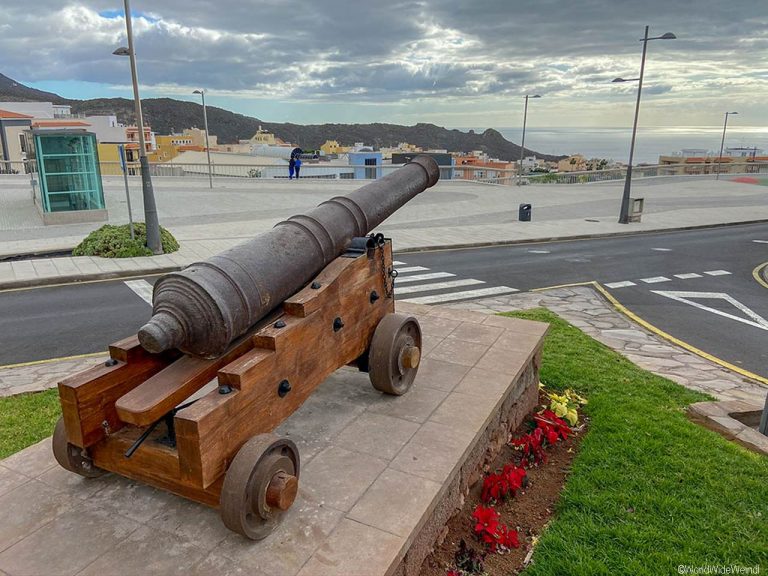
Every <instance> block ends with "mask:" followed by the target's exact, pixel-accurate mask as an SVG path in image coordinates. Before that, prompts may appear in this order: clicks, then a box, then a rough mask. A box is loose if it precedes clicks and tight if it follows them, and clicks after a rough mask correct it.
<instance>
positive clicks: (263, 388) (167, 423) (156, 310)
mask: <svg viewBox="0 0 768 576" xmlns="http://www.w3.org/2000/svg"><path fill="white" fill-rule="evenodd" d="M437 174H438V168H437V165H436V164H435V163H434V161H433V160H431V159H430V158H425V157H418V158H417V159H415V160H414V162H413V163H411V164H409V165H407V166H406V167H404V168H401V169H400V170H398V171H397V172H395V173H393V174H392V175H390V176H387V177H385V178H383V179H381V180H379V181H376V182H374V183H372V184H369V185H368V186H365V187H363V188H361V189H359V190H357V191H356V192H354V193H352V194H350V195H349V196H346V197H340V198H336V199H333V200H331V201H329V203H330V204H333V203H334V202H335V204H334V205H332V206H327V204H329V203H324V204H321V205H320V206H319V207H318V208H316V209H314V210H313V211H311V212H309V213H308V214H306V215H302V216H299V217H294V218H292V219H290V220H289V221H287V222H286V223H281V224H286V226H284V227H283V230H282V232H281V231H280V230H278V228H280V226H281V225H280V224H278V226H276V227H275V228H274V229H273V230H272V231H271V232H269V233H267V234H265V235H262V236H260V237H257V238H255V239H254V240H252V241H249V243H253V242H256V241H258V242H261V244H258V242H257V243H256V244H255V245H250V246H249V243H245V244H244V245H241V247H242V246H245V247H246V249H247V250H246V255H247V256H246V257H248V258H256V259H257V260H258V259H259V258H261V259H264V258H273V257H274V258H278V259H279V258H281V257H283V255H284V253H291V250H292V248H291V247H290V246H289V247H286V246H285V245H284V243H283V241H284V240H285V238H282V239H281V240H280V241H279V242H275V236H277V235H279V234H285V233H287V234H289V235H290V236H291V238H290V239H289V240H290V241H291V242H293V241H295V240H296V234H297V226H296V222H295V221H294V219H298V220H299V223H300V225H301V226H300V228H301V230H299V232H300V233H301V234H312V235H313V237H314V236H316V235H322V234H326V235H327V236H328V237H334V236H335V240H334V242H335V244H334V249H335V250H336V253H335V254H334V253H333V250H325V252H324V254H325V255H324V256H323V257H322V258H319V260H320V268H319V271H317V269H318V267H317V266H315V269H311V268H310V269H308V270H305V271H304V279H303V280H302V281H301V283H300V284H299V285H298V286H294V287H293V288H291V284H290V282H289V283H288V284H285V283H284V282H283V283H280V282H278V284H274V285H269V282H270V281H271V280H267V281H262V280H261V279H260V278H257V277H256V275H255V273H254V272H251V273H249V274H246V275H242V274H241V271H242V269H243V262H242V259H241V260H233V258H232V257H233V256H242V255H243V253H242V252H240V253H238V252H236V251H237V250H238V249H239V248H240V247H236V248H235V249H232V251H230V253H224V254H223V255H220V256H221V258H220V260H218V261H216V258H219V257H214V258H213V259H211V260H209V261H207V262H208V263H209V265H208V267H206V265H205V263H201V264H199V265H198V264H193V265H192V266H190V267H189V268H187V269H185V270H184V271H182V272H179V273H173V274H170V275H169V276H166V277H164V278H162V279H161V280H158V282H157V283H156V285H155V289H154V303H153V318H152V320H150V322H149V323H148V324H147V325H145V326H144V327H143V328H142V330H140V331H139V334H138V335H137V336H132V337H130V338H127V339H125V340H122V341H120V342H117V343H115V344H113V345H111V346H110V347H109V359H108V360H107V361H106V362H105V363H104V364H103V365H98V366H96V367H93V368H91V369H89V370H86V371H85V372H82V373H81V374H78V375H76V376H73V377H70V378H68V379H66V380H64V381H62V382H60V383H59V395H60V400H61V407H62V413H63V416H62V418H61V419H60V420H59V422H58V423H57V424H56V428H55V430H54V435H53V452H54V455H55V457H56V460H57V461H58V462H59V464H60V465H61V466H63V467H64V468H66V469H67V470H70V471H72V472H75V473H77V474H80V475H82V476H86V477H97V476H100V475H102V474H104V473H105V472H106V471H109V472H114V473H117V474H120V475H122V476H125V477H127V478H131V479H134V480H137V481H140V482H144V483H146V484H149V485H152V486H155V487H157V488H161V489H163V490H167V491H169V492H173V493H175V494H177V495H179V496H182V497H185V498H188V499H191V500H195V501H197V502H200V503H203V504H206V505H209V506H214V507H218V508H219V509H220V513H221V518H222V520H223V522H224V524H225V525H226V526H227V527H228V528H230V529H231V530H234V531H236V532H239V533H240V534H242V535H244V536H246V537H248V538H251V539H261V538H264V537H265V536H267V535H268V534H269V533H270V532H271V531H272V530H273V529H274V527H275V526H276V525H277V523H278V522H279V520H280V517H281V515H282V514H283V512H285V511H286V510H288V508H290V506H291V504H292V503H293V501H294V499H295V498H296V495H297V491H298V481H299V475H300V458H299V452H298V449H297V447H296V445H295V444H294V442H293V441H291V440H290V439H288V438H281V437H279V436H277V435H276V434H274V432H273V431H274V429H275V428H276V427H277V426H278V425H279V424H280V423H281V422H283V421H284V420H285V419H286V418H287V417H288V416H290V415H291V414H292V413H293V412H294V411H295V410H296V409H297V408H298V407H299V406H301V404H302V403H303V402H304V400H306V398H307V397H308V396H309V395H310V394H311V393H312V391H313V390H314V389H315V388H317V386H319V385H320V384H321V383H322V382H323V381H324V380H325V378H326V377H327V376H329V375H330V374H331V373H333V372H334V371H335V370H337V369H338V368H340V367H342V366H345V365H355V366H357V367H358V368H359V369H360V370H363V371H366V372H369V375H370V379H371V382H372V384H373V386H374V387H375V388H376V389H377V390H380V391H381V392H383V393H386V394H394V395H401V394H404V393H405V392H407V391H408V389H409V388H410V386H411V384H412V383H413V380H414V378H415V375H416V371H417V369H418V366H419V362H420V356H421V330H420V327H419V324H418V322H417V321H416V320H415V319H414V318H412V317H409V316H406V315H401V314H396V313H395V301H394V285H393V284H394V276H395V273H394V272H393V267H392V243H391V241H390V240H388V239H385V238H384V237H383V236H382V235H381V234H377V235H374V234H371V235H369V236H365V235H364V234H365V233H367V232H368V231H370V229H371V228H372V227H373V226H377V225H378V224H379V223H380V222H381V221H383V219H384V218H386V217H387V216H388V215H389V214H391V212H392V211H394V210H393V209H392V206H394V209H396V208H397V207H399V206H400V205H402V204H404V203H405V202H407V201H408V200H409V199H410V198H412V197H413V196H414V195H415V194H417V193H419V192H420V191H422V190H424V189H425V188H426V187H428V186H431V185H433V184H434V183H435V182H436V181H437ZM388 179H389V180H388ZM360 193H362V194H360ZM384 193H386V194H388V196H387V198H391V196H392V195H393V194H400V195H401V196H402V197H401V198H399V199H398V200H397V202H395V203H394V204H392V206H389V207H388V208H387V210H385V211H383V212H381V213H379V214H376V215H374V216H371V212H372V211H374V210H373V209H372V208H371V206H373V205H379V204H380V203H381V201H382V198H381V197H379V198H377V195H379V196H380V195H382V194H384ZM368 201H370V202H373V203H374V204H368V205H366V202H368ZM353 204H354V206H353ZM336 210H338V211H339V212H334V211H336ZM323 211H325V212H326V213H327V214H325V216H324V215H323V214H322V212H323ZM340 212H343V213H344V218H347V219H348V220H349V221H357V224H355V225H353V226H346V225H345V223H344V222H341V221H339V220H338V219H337V217H338V216H339V213H340ZM361 214H363V217H362V218H361ZM329 215H330V216H329ZM328 218H330V220H328ZM342 220H343V218H342ZM361 230H362V231H363V234H360V233H359V232H360V231H361ZM273 233H274V234H273ZM270 235H272V237H271V240H270ZM265 238H266V240H264V239H265ZM321 240H322V239H321ZM265 242H266V243H267V244H268V245H271V246H273V247H274V246H277V249H276V250H274V251H273V253H272V254H267V252H268V250H266V251H264V250H262V251H259V250H260V248H263V246H264V243H265ZM321 248H322V247H321ZM321 248H320V249H321ZM339 248H340V249H341V250H339ZM320 249H318V250H320ZM265 254H266V255H265ZM339 254H340V255H339ZM232 262H235V264H232ZM257 264H259V263H258V262H257ZM262 264H263V263H262ZM228 265H231V266H233V267H234V268H233V270H234V272H233V271H228V270H227V269H226V266H228ZM210 267H213V268H215V273H216V274H219V275H222V274H223V275H226V279H227V282H228V283H229V284H227V288H226V289H227V290H229V291H230V292H231V286H238V287H239V288H238V289H243V292H242V294H246V296H243V300H242V302H239V303H237V306H235V309H236V310H237V312H238V314H230V315H229V316H228V315H227V306H230V308H231V307H232V306H233V302H235V301H236V300H237V299H236V298H235V297H233V296H232V295H231V294H225V296H226V298H225V299H224V300H222V301H219V300H218V298H220V296H221V294H219V293H217V292H216V290H217V289H218V287H220V285H221V284H219V283H213V284H211V283H210V282H209V280H210V278H209V277H206V276H202V277H201V276H200V274H201V271H202V274H203V275H205V274H209V273H210V272H211V270H210V269H209V268H210ZM256 268H257V269H258V268H259V266H256ZM292 270H293V272H291V273H292V274H296V272H295V270H296V269H292ZM237 274H241V276H240V277H237ZM190 287H191V288H190ZM297 288H298V291H296V290H297ZM281 291H289V292H290V293H291V295H290V296H288V297H282V296H281ZM254 292H255V293H257V294H258V298H257V301H256V304H259V305H261V307H260V308H259V306H257V305H254V304H253V302H247V301H246V299H247V297H249V296H248V295H251V294H252V293H254ZM179 294H181V297H180V298H179ZM206 298H207V299H209V301H208V300H206V302H207V303H205V304H204V305H205V306H209V309H206V310H203V311H201V308H200V307H201V306H203V304H201V302H203V300H205V299H206ZM270 298H274V300H270ZM278 298H279V299H278ZM271 302H277V303H278V306H274V305H273V304H271ZM265 311H266V313H265ZM163 314H165V315H166V316H168V317H169V318H171V320H170V325H172V327H171V329H170V330H168V332H167V333H165V332H163V330H165V328H164V327H163V326H161V329H160V330H158V329H157V326H158V325H160V324H162V322H161V323H159V324H158V322H156V320H157V319H158V318H161V319H162V316H163ZM185 315H186V316H185ZM243 315H246V316H247V315H250V316H249V317H248V318H247V319H246V320H245V321H243V318H242V316H243ZM254 320H255V321H254ZM238 322H239V325H240V326H241V328H237V324H238ZM153 323H154V324H153ZM201 323H202V324H204V326H203V329H202V330H201V329H200V326H199V325H200V324H201ZM179 326H181V327H182V329H186V332H184V333H183V334H180V328H179ZM233 326H234V328H233ZM222 329H226V331H227V333H226V335H225V336H223V337H222V336H221V334H219V333H217V330H222ZM168 338H170V340H168ZM214 380H215V386H214V387H212V389H210V390H209V388H211V387H210V386H207V385H208V384H209V383H212V382H213V381H214Z"/></svg>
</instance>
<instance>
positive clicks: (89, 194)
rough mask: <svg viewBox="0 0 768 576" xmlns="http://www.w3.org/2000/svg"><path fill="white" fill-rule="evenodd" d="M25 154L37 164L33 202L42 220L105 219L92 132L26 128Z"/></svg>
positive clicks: (80, 220)
mask: <svg viewBox="0 0 768 576" xmlns="http://www.w3.org/2000/svg"><path fill="white" fill-rule="evenodd" d="M30 140H31V143H32V145H31V146H28V155H29V157H30V159H34V160H35V161H36V164H37V173H38V178H39V186H38V187H37V190H34V193H35V204H36V205H37V207H38V210H39V211H40V215H41V216H42V218H43V222H44V223H45V224H68V223H76V222H93V221H97V222H98V221H103V220H106V219H107V210H106V206H105V204H104V190H103V188H102V182H101V172H100V170H99V156H98V151H97V143H96V135H95V134H93V133H92V132H85V131H79V130H32V131H29V132H27V142H28V143H29V142H30Z"/></svg>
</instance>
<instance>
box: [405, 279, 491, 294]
mask: <svg viewBox="0 0 768 576" xmlns="http://www.w3.org/2000/svg"><path fill="white" fill-rule="evenodd" d="M473 284H485V282H483V281H482V280H475V279H474V278H468V279H466V278H465V279H463V280H451V281H449V282H434V283H432V284H417V285H416V286H406V287H405V288H398V286H397V281H395V294H413V293H414V292H430V291H432V290H445V289H446V288H458V287H459V286H472V285H473Z"/></svg>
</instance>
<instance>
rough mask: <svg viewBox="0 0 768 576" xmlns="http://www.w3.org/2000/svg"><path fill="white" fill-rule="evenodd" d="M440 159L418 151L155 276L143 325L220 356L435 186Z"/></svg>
mask: <svg viewBox="0 0 768 576" xmlns="http://www.w3.org/2000/svg"><path fill="white" fill-rule="evenodd" d="M439 177H440V170H439V168H438V166H437V163H436V162H435V161H434V160H433V159H432V158H430V157H429V156H417V157H416V158H414V160H413V161H412V162H411V163H410V164H407V165H405V166H404V167H402V168H400V169H398V170H396V171H395V172H393V173H391V174H389V175H387V176H384V177H383V178H381V179H379V180H376V181H374V182H371V183H370V184H368V185H366V186H363V187H362V188H359V189H358V190H355V191H354V192H352V193H351V194H349V195H347V196H337V197H335V198H331V199H330V200H328V201H326V202H323V203H322V204H320V205H319V206H317V207H316V208H314V209H312V210H310V211H309V212H307V213H306V214H299V215H297V216H292V217H291V218H289V219H288V220H285V221H283V222H280V223H279V224H277V225H276V226H275V227H274V228H273V229H272V230H270V231H269V232H266V233H265V234H260V235H259V236H256V237H255V238H253V239H252V240H248V241H247V242H244V243H242V244H239V245H237V246H235V247H234V248H231V249H229V250H226V251H225V252H222V253H221V254H218V255H216V256H213V257H212V258H209V259H208V260H205V261H204V262H197V263H195V264H192V265H191V266H189V267H187V268H185V269H184V270H182V271H180V272H173V273H171V274H168V275H166V276H164V277H162V278H161V279H160V280H158V281H157V282H156V283H155V288H154V295H153V302H154V304H153V310H152V318H151V319H150V320H149V322H148V323H147V324H145V325H144V326H142V328H141V329H140V330H139V341H140V342H141V345H142V346H143V347H144V348H145V349H146V350H147V351H149V352H155V353H159V352H162V351H164V350H169V349H171V348H178V349H179V350H181V351H183V352H186V353H188V354H193V355H197V356H204V357H207V358H211V357H215V356H218V355H220V354H221V353H223V352H224V351H225V350H226V348H227V346H228V345H229V344H230V343H231V342H232V341H233V340H235V339H236V338H237V337H239V336H241V335H242V334H244V333H245V332H246V331H247V330H248V329H249V328H250V327H251V326H253V325H254V324H255V323H256V322H258V321H259V320H261V319H262V318H263V317H264V316H266V315H267V314H268V313H269V312H270V311H271V310H273V309H275V308H276V307H277V306H279V305H280V304H281V303H282V302H283V301H284V300H285V299H286V298H288V297H289V296H291V295H292V294H294V293H296V292H297V291H298V290H300V289H301V288H302V287H304V285H305V284H307V282H309V281H310V280H311V279H312V278H313V277H314V276H316V275H317V273H318V272H320V271H321V270H322V269H323V268H325V267H326V266H327V265H328V264H330V263H331V261H332V260H334V259H335V258H337V257H338V256H340V255H341V254H342V253H343V252H344V251H345V250H346V248H347V247H348V246H349V244H350V242H351V241H352V238H355V237H360V236H365V235H366V234H368V233H369V232H370V231H371V230H373V229H374V228H375V227H376V226H378V225H379V224H381V223H382V222H383V221H384V220H386V219H387V218H388V217H389V216H391V215H392V214H393V213H394V212H395V211H396V210H397V209H398V208H400V207H401V206H403V205H404V204H405V203H406V202H408V201H409V200H411V199H412V198H413V197H414V196H416V195H417V194H419V193H420V192H423V191H424V190H426V189H427V188H429V187H430V186H434V185H435V184H436V183H437V181H438V179H439Z"/></svg>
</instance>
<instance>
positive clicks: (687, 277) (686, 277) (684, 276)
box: [675, 272, 701, 280]
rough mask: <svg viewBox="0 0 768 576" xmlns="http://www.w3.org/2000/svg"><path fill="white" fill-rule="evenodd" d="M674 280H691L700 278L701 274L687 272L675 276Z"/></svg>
mask: <svg viewBox="0 0 768 576" xmlns="http://www.w3.org/2000/svg"><path fill="white" fill-rule="evenodd" d="M675 278H680V280H690V279H691V278H701V274H696V272H687V273H685V274H675Z"/></svg>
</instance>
